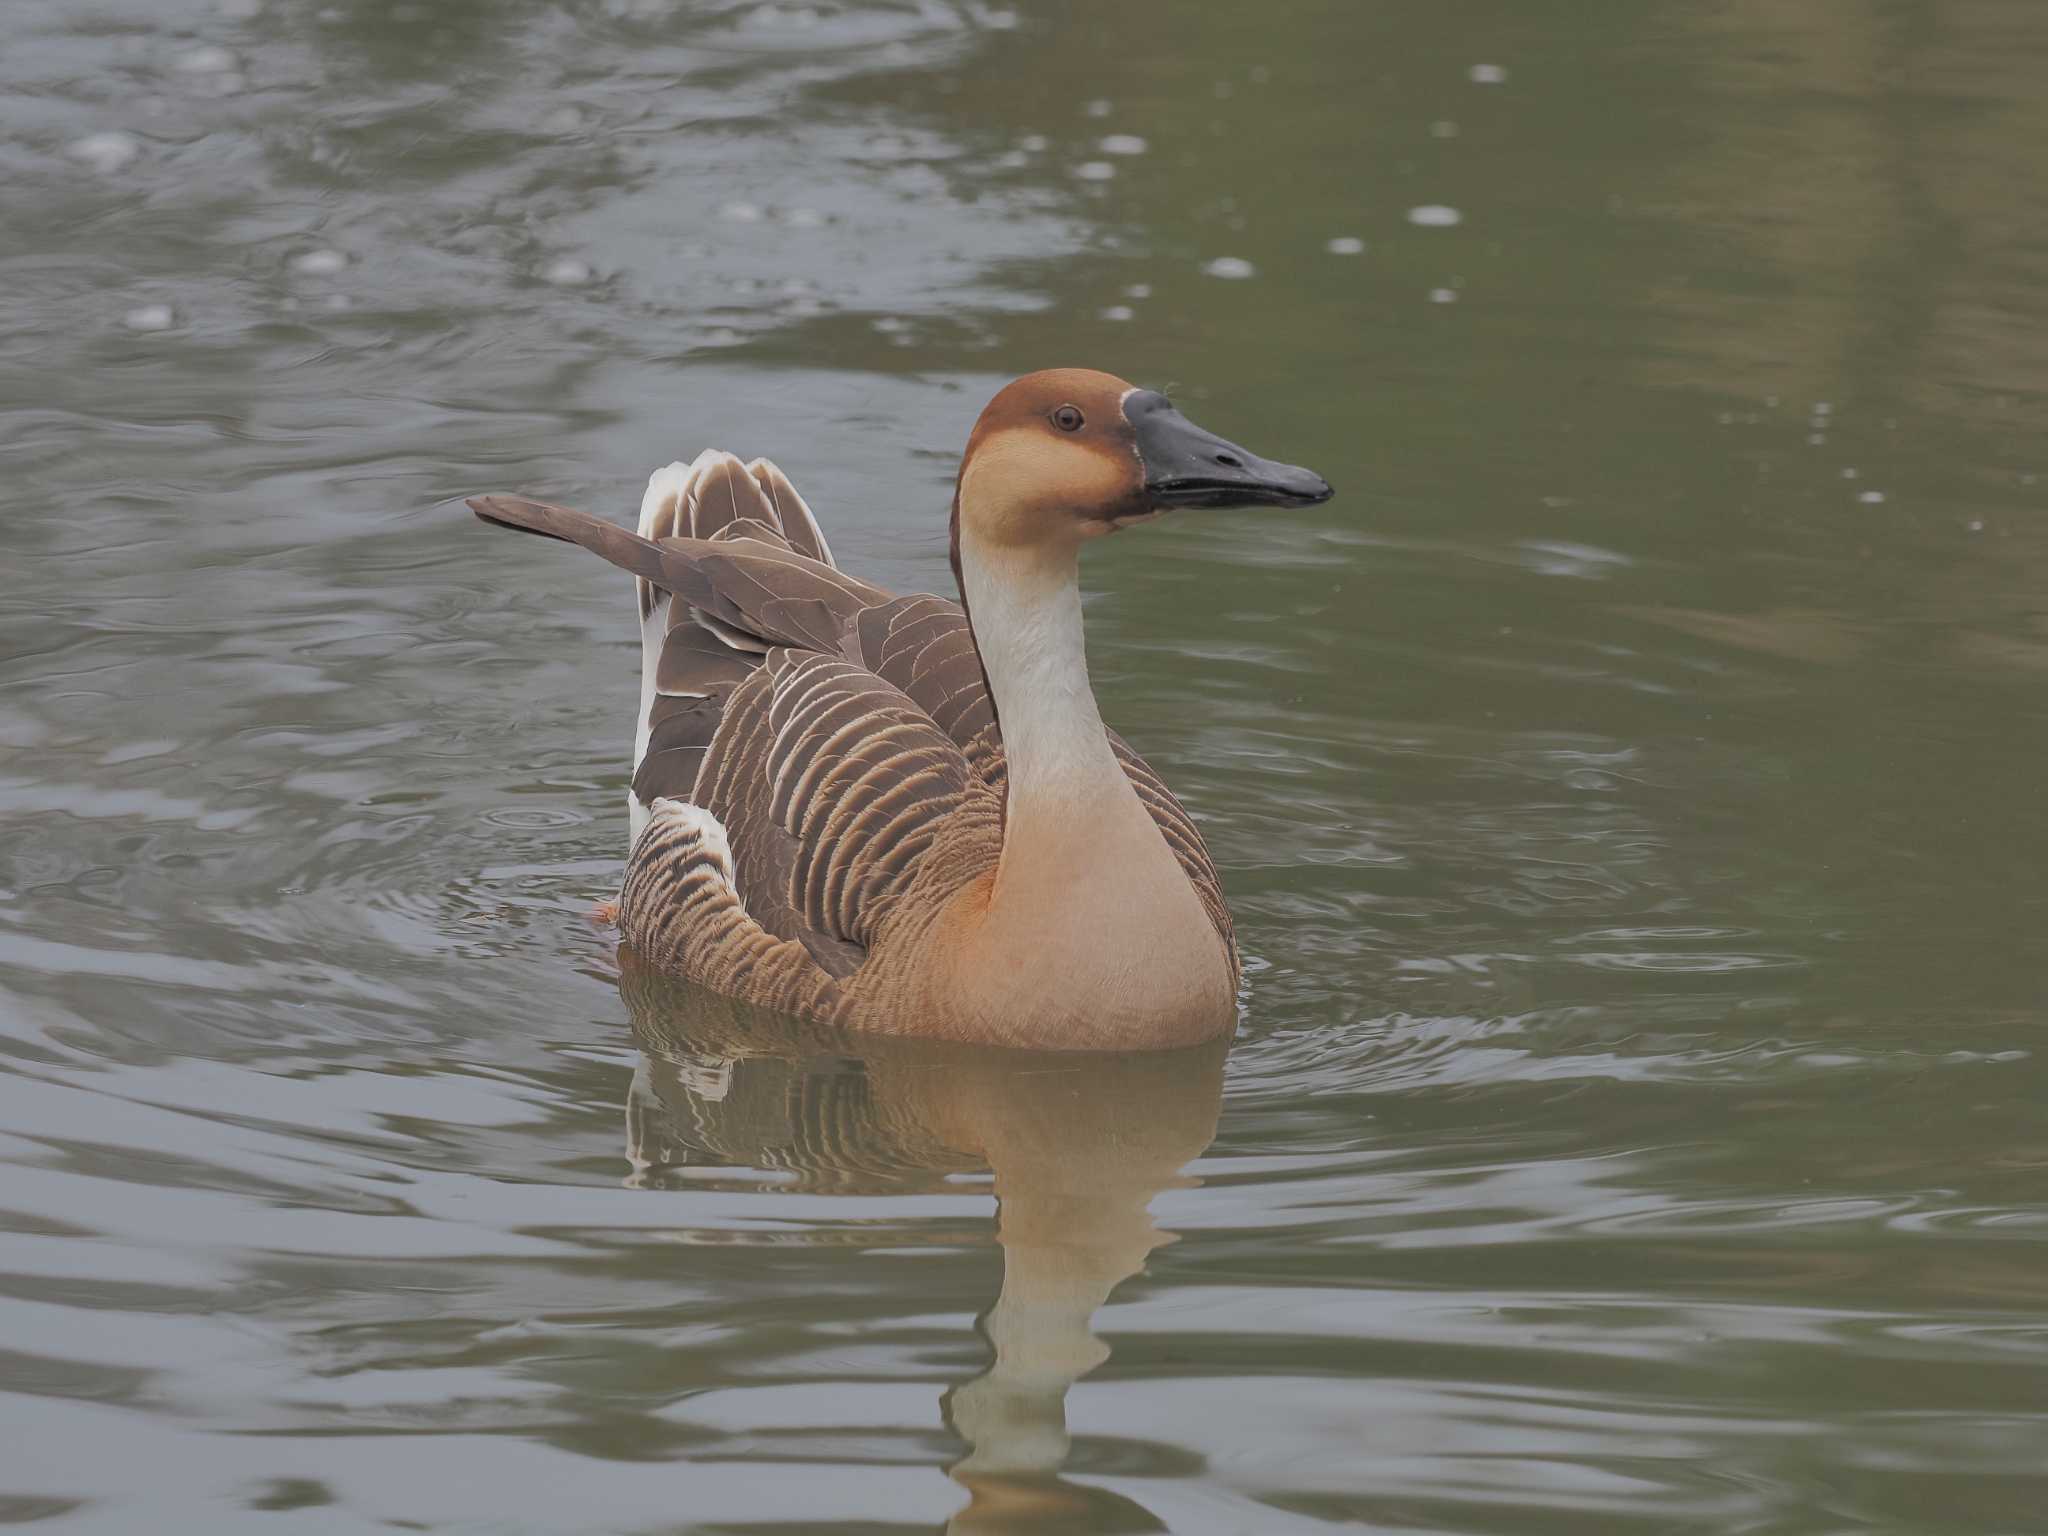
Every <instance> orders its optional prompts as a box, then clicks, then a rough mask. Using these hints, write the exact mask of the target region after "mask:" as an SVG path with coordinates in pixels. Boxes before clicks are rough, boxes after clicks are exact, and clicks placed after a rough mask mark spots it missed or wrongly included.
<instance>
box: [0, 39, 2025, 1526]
mask: <svg viewBox="0 0 2048 1536" xmlns="http://www.w3.org/2000/svg"><path fill="white" fill-rule="evenodd" d="M2044 68H2048V17H2044V16H2042V15H2041V14H2039V12H2038V7H2034V6H2030V5H2025V4H2020V3H2016V0H1964V3H1958V4H1951V5H1944V6H1942V7H1939V8H1935V7H1930V6H1910V5H1908V6H1898V5H1881V4H1876V3H1870V4H1842V5H1831V6H1821V5H1806V4H1783V3H1778V0H1770V3H1765V0H1735V3H1730V4H1724V5H1720V6H1715V7H1711V8H1709V7H1699V6H1692V5H1680V4H1632V5H1616V4H1591V5H1579V6H1572V7H1563V6H1548V7H1529V6H1522V5H1510V4H1506V3H1498V4H1495V3H1487V4H1477V5H1471V6H1459V7H1425V6H1418V5H1405V6H1404V5H1360V4H1356V3H1351V0H1327V3H1322V0H1311V3H1303V4H1300V5H1293V6H1289V7H1286V8H1285V9H1284V12H1283V13H1273V12H1271V11H1270V9H1262V8H1259V7H1248V6H1236V7H1225V6H1169V5H1166V4H1164V3H1163V0H1130V3H1126V4H1123V5H1119V6H1115V7H1102V6H1083V5H1079V4H1065V3H1056V0H1045V3H1036V0H1034V3H1029V4H1019V5H1016V6H1015V7H1009V6H1004V5H997V4H966V5H951V4H938V3H930V4H889V3H884V0H853V3H842V4H828V3H816V4H796V3H761V4H739V3H734V4H717V3H705V0H700V3H688V4H685V3H667V0H608V3H588V4H585V3H578V4H552V5H551V4H542V3H535V0H496V3H489V4H486V3H483V0H433V3H432V4H426V5H406V4H398V5H390V4H384V3H381V0H380V3H369V0H360V3H325V4H323V3H319V0H226V3H221V4H211V3H200V0H189V3H188V0H162V3H150V4H144V3H142V0H104V3H100V0H85V3H79V0H15V4H14V5H13V6H12V8H11V9H10V11H9V14H8V42H7V46H6V47H5V48H4V49H0V189H4V195H5V203H6V207H7V211H8V215H9V216H8V218H7V219H6V220H5V221H4V222H0V466H4V469H5V478H4V481H0V498H4V516H5V527H6V535H5V537H6V541H7V542H6V556H7V558H6V560H5V562H4V565H0V747H4V751H0V1517H4V1518H6V1519H11V1520H16V1521H21V1522H27V1523H34V1522H41V1523H42V1524H43V1525H45V1526H47V1527H48V1528H50V1529H53V1530H57V1529H73V1530H80V1531H86V1530H133V1529H145V1528H146V1529H152V1530H160V1529H204V1530H208V1531H220V1532H231V1531H239V1530H242V1529H244V1528H249V1529H263V1530H271V1529H278V1530H283V1529H296V1530H314V1531H329V1530H333V1531H353V1530H365V1529H386V1528H392V1527H401V1528H415V1529H432V1530H493V1531H496V1530H518V1531H594V1532H621V1531H654V1530H661V1531H692V1532H697V1531H701V1532H707V1533H709V1532H732V1531H739V1530H747V1531H776V1530H780V1531H792V1532H794V1531H806V1532H808V1531H844V1532H849V1533H852V1532H880V1531H899V1530H903V1531H908V1530H936V1529H940V1528H946V1527H948V1526H949V1525H950V1528H951V1529H954V1530H959V1531H1006V1532H1018V1531H1039V1532H1047V1533H1051V1532H1061V1533H1066V1532H1093V1531H1101V1532H1109V1531H1125V1530H1144V1529H1161V1528H1165V1529H1170V1530H1174V1531H1177V1532H1200V1533H1209V1532H1252V1533H1259V1536H1266V1533H1282V1532H1308V1531H1312V1530H1321V1529H1327V1528H1332V1527H1334V1528H1340V1529H1368V1530H1379V1531H1387V1532H1414V1531H1445V1532H1471V1533H1501V1536H1537V1533H1550V1532H1559V1533H1562V1532H1572V1533H1575V1536H1576V1533H1587V1532H1616V1533H1620V1532H1644V1533H1650V1532H1659V1533H1662V1532H1671V1531H1700V1532H1713V1533H1723V1532H1730V1531H1745V1532H1769V1533H1775V1532H1786V1533H1790V1532H1808V1531H1823V1530H1825V1531H1846V1530H1892V1531H1900V1532H1923V1531H1930V1530H1938V1531H1942V1532H1944V1533H1987V1536H1988V1533H2012V1532H2017V1531H2022V1530H2029V1529H2038V1528H2040V1523H2041V1516H2040V1513H2039V1512H2040V1511H2041V1510H2042V1509H2044V1508H2048V1470H2044V1469H2048V1250H2044V1244H2048V1197H2044V1194H2043V1179H2044V1177H2048V1128H2044V1122H2043V1118H2042V1109H2041V1106H2042V1104H2043V1102H2044V1098H2048V1076H2044V1069H2043V1062H2042V1048H2043V1025H2044V1021H2048V940H2044V938H2043V934H2044V931H2048V921H2044V920H2048V873H2044V871H2048V858H2044V856H2043V855H2044V850H2048V794H2044V793H2043V791H2042V779H2043V776H2042V769H2041V764H2042V763H2043V761H2044V758H2048V454H2044V451H2043V446H2042V445H2043V442H2044V440H2048V439H2044V425H2048V363H2044V360H2043V359H2044V353H2043V351H2042V348H2041V345H2040V338H2041V336H2042V335H2044V334H2048V182H2044V180H2043V179H2042V178H2041V176H2040V175H2039V165H2038V161H2039V152H2038V147H2039V146H2040V145H2041V144H2043V143H2048V97H2044V96H2043V95H2042V92H2041V90H2040V85H2039V82H2040V80H2041V79H2042V78H2043V70H2044ZM1065 363H1078V364H1086V365H1092V366H1099V367H1104V368H1108V369H1111V370H1113V371H1116V372H1118V373H1121V374H1123V375H1125V376H1128V377H1131V378H1134V379H1138V380H1142V381H1144V382H1146V383H1148V384H1153V385H1161V386H1170V387H1172V388H1173V389H1174V391H1175V393H1176V395H1177V396H1178V397H1179V398H1180V399H1181V400H1182V401H1183V403H1185V404H1186V406H1187V408H1188V409H1189V411H1190V413H1191V414H1192V415H1194V416H1195V417H1196V418H1197V419H1199V420H1202V421H1203V422H1205V423H1207V424H1209V425H1211V426H1213V427H1214V428H1215V429H1217V430H1218V431H1221V432H1224V433H1226V434H1228V435H1230V436H1232V437H1235V438H1238V439H1240V440H1242V441H1245V442H1247V443H1249V444H1252V445H1255V446H1257V447H1259V448H1260V449H1261V450H1263V451H1270V452H1272V453H1274V454H1277V455H1280V456H1282V457H1285V458H1288V459H1293V460H1297V461H1300V462H1304V463H1308V464H1312V465H1314V466H1315V467H1317V468H1318V469H1320V470H1322V471H1323V472H1324V473H1326V474H1327V475H1328V476H1329V478H1330V479H1331V480H1332V481H1333V482H1335V483H1336V484H1337V486H1338V487H1339V490H1340V498H1339V499H1338V500H1337V501H1336V502H1333V503H1332V504H1330V505H1329V506H1327V507H1325V508H1321V509H1317V510H1315V511H1311V512H1298V513H1297V512H1280V511H1267V512H1260V513H1256V514H1239V515H1215V516H1192V515H1191V516H1186V517H1181V518H1176V519H1171V520H1167V521H1165V522H1162V523H1160V524H1158V525H1154V526H1152V527H1148V528H1146V529H1144V530H1141V531H1138V532H1134V533H1132V534H1131V535H1129V536H1127V537H1124V538H1120V539H1117V540H1114V541H1112V542H1110V543H1109V544H1108V545H1106V546H1104V547H1102V548H1100V549H1098V550H1094V551H1091V557H1090V563H1089V565H1088V567H1087V571H1086V580H1087V584H1088V588H1089V592H1090V604H1089V622H1090V640H1091V654H1092V656H1093V658H1094V665H1095V672H1096V677H1097V683H1098V690H1099V692H1100V694H1101V697H1102V701H1103V706H1104V711H1105V714H1106V715H1107V716H1108V718H1109V719H1110V720H1111V722H1112V723H1113V724H1114V725H1115V726H1116V727H1117V728H1118V729H1119V730H1120V731H1122V732H1123V733H1124V734H1125V735H1126V736H1127V737H1129V738H1130V739H1131V740H1132V741H1133V742H1134V743H1135V744H1136V745H1138V746H1139V747H1140V749H1141V750H1143V751H1144V752H1145V753H1146V754H1147V755H1148V757H1150V759H1151V760H1152V761H1153V762H1154V763H1155V764H1156V765H1158V766H1159V767H1160V768H1161V769H1162V770H1163V771H1164V772H1165V773H1166V774H1167V776H1168V777H1169V779H1170V780H1171V782H1172V783H1173V784H1174V786H1175V787H1176V789H1177V790H1178V791H1179V792H1180V793H1181V795H1182V797H1183V798H1184V800H1185V801H1186V802H1187V803H1188V805H1189V806H1190V808H1191V809H1192V810H1193V811H1194V812H1195V813H1196V815H1197V816H1198V817H1200V818H1201V819H1202V821H1203V823H1204V827H1205V830H1206V832H1207V835H1208V836H1209V839H1210V841H1211V844H1212V847H1213V848H1214V850H1215V852H1216V855H1217V857H1218V860H1219V862H1220V864H1221V865H1222V867H1223V869H1224V873H1225V878H1226V882H1227V884H1228V887H1229V890H1230V893H1231V898H1232V902H1233V905H1234V908H1235V910H1236V913H1237V916H1238V923H1239V932H1240V937H1241V940H1242V943H1243V946H1244V949H1245V953H1246V957H1247V962H1248V972H1249V975H1248V986H1247V991H1246V998H1245V1006H1244V1018H1243V1023H1242V1027H1241V1029H1240V1031H1239V1035H1238V1038H1237V1039H1236V1041H1235V1042H1234V1043H1233V1045H1232V1048H1231V1049H1230V1051H1229V1052H1228V1056H1227V1060H1226V1059H1223V1057H1222V1056H1221V1054H1220V1053H1216V1052H1196V1053H1192V1054H1190V1055H1175V1056H1168V1057H1161V1058H1157V1059H1151V1060H1132V1061H1118V1062H1113V1063H1107V1064H1105V1063H1100V1062H1077V1061H1075V1060H1073V1059H1070V1058H1057V1057H1050V1058H1009V1057H1002V1056H1000V1055H991V1054H989V1053H976V1052H960V1051H954V1052H945V1051H931V1050H921V1049H919V1048H917V1047H914V1046H905V1045H895V1046H890V1047H886V1048H884V1047H881V1046H878V1045H876V1044H874V1043H872V1042H862V1041H860V1040H858V1039H849V1038H845V1037H836V1038H835V1037H829V1036H821V1035H819V1034H817V1033H815V1032H807V1031H802V1030H796V1029H792V1028H790V1027H787V1026H780V1025H777V1024H775V1023H774V1022H773V1021H768V1020H762V1019H758V1018H749V1017H746V1016H743V1015H741V1014H740V1013H738V1012H737V1011H735V1010H732V1009H729V1008H727V1007H725V1006H724V1005H721V1004H719V1003H717V1002H716V1001H715V1000H712V999H707V998H704V997H702V996H701V995H692V994H689V993H687V992H682V991H679V990H677V989H675V988H673V987H670V986H667V985H664V984H662V983H659V982H658V981H656V980H654V979H652V978H648V977H645V976H640V975H636V974H634V973H633V972H632V971H631V969H630V968H628V969H627V970H626V972H625V974H623V975H622V974H621V967H620V963H619V960H618V957H617V956H616V955H615V953H614V951H613V947H612V943H611V940H610V937H609V935H608V934H606V933H605V932H604V931H602V930H601V929H599V928H598V927H596V926H594V925H593V924H591V923H590V922H589V921H588V920H587V917H586V914H587V912H588V909H589V908H590V906H591V905H592V904H593V903H594V902H595V901H597V900H598V899H600V898H602V897H604V896H607V895H609V894H611V893H612V891H613V890H614V889H615V887H616V882H617V878H618V872H619V863H620V856H621V853H622V848H623V842H624V838H625V830H626V817H625V808H624V798H625V786H626V777H627V775H626V762H625V759H626V752H627V743H628V741H629V736H630V719H631V713H632V708H633V704H634V699H635V692H636V689H635V665H636V662H635V644H636V642H635V638H634V634H633V628H632V623H631V615H632V609H631V597H630V595H629V589H628V587H627V585H626V583H625V582H624V580H623V579H622V578H620V577H618V576H616V574H615V573H612V572H610V571H609V570H607V569H606V568H604V567H602V566H601V565H600V564H599V563H597V562H595V561H593V560H590V559H588V558H585V557H579V556H578V555H577V554H576V553H575V552H574V551H570V550H566V549H561V548H557V547H554V546H549V545H543V544H540V543H537V542H535V541H530V540H512V539H506V538H503V537H497V536H493V535H491V534H489V533H488V532H486V531H485V530H482V529H480V528H478V527H477V526H476V525H475V524H474V522H473V521H472V520H471V519H470V518H469V517H468V516H467V514H465V513H463V512H462V511H461V510H460V507H459V503H458V502H456V501H455V500H453V498H457V497H459V496H461V495H463V494H466V493H471V492H475V491H478V490H485V489H512V490H524V491H528V492H532V493H536V494H541V495H545V496H549V497H552V498H555V499H559V500H564V501H569V502H572V503H574V504H578V505H584V506H589V507H591V508H594V509H597V510H602V511H605V512H607V513H609V514H611V515H614V516H619V517H624V516H626V515H627V514H628V513H629V512H630V510H631V508H632V507H633V506H634V505H635V504H636V503H637V499H638V493H639V487H640V486H641V484H642V483H644V477H645V475H646V474H647V472H648V471H649V470H650V469H651V468H653V467H654V466H655V465H657V464H660V463H663V462H666V461H667V460H669V459H671V458H677V457H683V458H687V457H689V456H691V455H692V454H694V453H695V452H696V451H697V450H698V449H699V448H700V447H703V446H705V445H707V444H708V445H718V446H723V447H727V448H731V449H733V450H736V451H738V452H741V453H743V454H750V455H751V454H754V453H768V454H771V455H773V456H774V457H775V458H776V459H777V460H778V461H779V462H780V463H781V464H782V465H783V467H784V468H785V469H787V470H788V471H789V472H790V474H791V475H792V476H793V477H794V478H795V480H796V481H797V483H798V484H799V485H801V486H803V487H804V488H805V490H806V492H807V494H808V495H809V496H810V498H811V500H812V503H813V505H814V506H816V507H817V509H818V510H819V512H820V515H821V517H822V518H823V519H824V521H825V523H826V525H827V527H828V529H829V531H830V534H831V537H832V542H833V546H834V548H835V550H836V552H837V553H838V554H839V556H840V558H841V559H842V561H843V562H844V563H845V564H847V565H848V566H849V567H850V568H852V569H854V570H856V571H858V572H859V573H860V574H862V575H864V576H867V577H869V578H871V579H874V580H877V581H880V582H883V583H886V584H890V585H893V586H897V587H900V588H904V589H920V588H922V589H933V590H944V589H945V588H946V585H947V583H948V580H949V578H948V573H947V570H946V558H945V535H944V528H945V508H946V500H947V495H948V492H949V489H950V484H951V477H952V473H953V468H954V461H955V456H956V455H957V453H958V450H959V445H960V443H961V442H962V440H963V439H964V436H965V433H966V429H967V426H968V425H969V423H970V422H971V421H972V419H973V417H974V415H975V413H976V412H977V411H978V409H979V407H980V405H981V403H982V402H983V401H984V400H985V399H986V397H987V396H988V394H989V393H990V392H992V390H993V389H994V388H995V387H996V386H997V385H998V384H999V383H1000V382H1002V380H1003V379H1005V378H1006V377H1008V376H1010V375H1012V374H1014V373H1017V372H1021V371H1023V370H1025V369H1028V368H1033V367H1038V366H1045V365H1049V364H1065Z"/></svg>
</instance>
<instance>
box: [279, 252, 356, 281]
mask: <svg viewBox="0 0 2048 1536" xmlns="http://www.w3.org/2000/svg"><path fill="white" fill-rule="evenodd" d="M347 265H348V256H347V254H346V253H345V252H342V251H336V250H330V249H325V248H323V249H321V250H317V251H307V252H306V253H305V254H304V255H303V256H294V257H293V258H292V270H293V271H294V272H298V273H301V274H303V275H305V276H307V277H332V276H334V274H335V273H337V272H339V271H341V270H342V269H343V268H344V267H346V266H347Z"/></svg>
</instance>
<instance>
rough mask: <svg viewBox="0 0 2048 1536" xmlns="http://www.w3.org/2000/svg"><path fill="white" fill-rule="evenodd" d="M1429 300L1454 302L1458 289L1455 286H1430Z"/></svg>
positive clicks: (1435, 302) (1438, 302)
mask: <svg viewBox="0 0 2048 1536" xmlns="http://www.w3.org/2000/svg"><path fill="white" fill-rule="evenodd" d="M1429 302H1430V303H1432V304H1455V303H1457V302H1458V290H1457V289H1455V288H1432V289H1430V290H1429Z"/></svg>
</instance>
